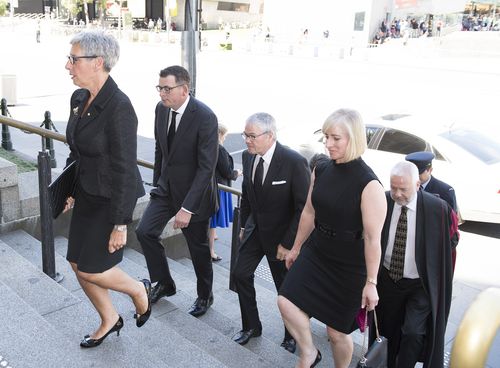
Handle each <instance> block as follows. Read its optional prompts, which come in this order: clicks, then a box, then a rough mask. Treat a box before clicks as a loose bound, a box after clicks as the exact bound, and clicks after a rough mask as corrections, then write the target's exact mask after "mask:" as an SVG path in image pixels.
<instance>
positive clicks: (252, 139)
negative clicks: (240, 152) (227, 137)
mask: <svg viewBox="0 0 500 368" xmlns="http://www.w3.org/2000/svg"><path fill="white" fill-rule="evenodd" d="M267 133H269V131H266V132H264V133H260V134H247V133H245V132H243V133H241V138H243V140H244V141H246V140H247V139H250V140H251V141H254V140H256V139H257V138H259V137H260V136H261V135H264V134H267Z"/></svg>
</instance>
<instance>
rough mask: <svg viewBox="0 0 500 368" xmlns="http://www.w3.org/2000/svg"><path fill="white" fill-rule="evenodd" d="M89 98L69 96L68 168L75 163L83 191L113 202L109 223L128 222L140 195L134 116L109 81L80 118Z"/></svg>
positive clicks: (86, 93) (84, 93)
mask: <svg viewBox="0 0 500 368" xmlns="http://www.w3.org/2000/svg"><path fill="white" fill-rule="evenodd" d="M89 96H90V93H89V91H88V90H86V89H78V90H76V91H75V92H74V93H73V95H72V96H71V111H70V116H69V121H68V126H67V128H66V139H67V141H68V144H69V148H70V150H71V152H70V157H69V158H68V160H67V164H69V163H70V162H71V161H74V160H76V161H77V177H78V180H79V184H80V186H81V188H82V189H83V190H84V191H85V192H87V193H89V194H92V195H95V196H101V197H105V198H109V199H110V200H111V203H110V206H111V215H110V216H111V218H110V222H111V223H113V224H128V223H130V222H132V212H133V210H134V207H135V203H136V201H137V198H139V197H141V196H143V195H144V187H143V185H142V179H141V174H140V173H139V169H138V167H137V116H136V115H135V111H134V108H133V106H132V103H131V102H130V100H129V98H128V97H127V96H126V95H125V94H124V93H123V92H122V91H121V90H120V89H119V88H118V86H117V85H116V83H115V82H114V80H113V79H112V78H111V77H108V79H107V81H106V82H105V83H104V85H103V87H102V88H101V90H100V91H99V93H98V94H97V96H96V97H95V99H94V101H92V103H91V105H90V106H89V108H88V109H87V111H85V113H84V114H83V115H82V111H83V109H84V106H85V103H86V102H87V100H88V98H89ZM80 115H82V116H81V118H80Z"/></svg>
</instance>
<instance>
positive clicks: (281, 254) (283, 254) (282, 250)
mask: <svg viewBox="0 0 500 368" xmlns="http://www.w3.org/2000/svg"><path fill="white" fill-rule="evenodd" d="M289 252H290V251H289V250H288V249H286V248H285V247H284V246H282V245H281V244H278V251H277V252H276V259H278V260H280V261H284V260H285V258H286V255H287V254H288V253H289Z"/></svg>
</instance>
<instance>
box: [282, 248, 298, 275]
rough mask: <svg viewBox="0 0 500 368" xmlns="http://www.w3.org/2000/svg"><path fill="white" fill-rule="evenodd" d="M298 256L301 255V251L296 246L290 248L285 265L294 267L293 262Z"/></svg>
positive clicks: (288, 267)
mask: <svg viewBox="0 0 500 368" xmlns="http://www.w3.org/2000/svg"><path fill="white" fill-rule="evenodd" d="M298 256H299V251H298V250H297V249H295V248H292V249H290V251H289V252H288V253H287V255H286V257H285V265H286V268H287V269H288V270H289V269H290V267H292V265H293V263H294V262H295V260H296V259H297V257H298Z"/></svg>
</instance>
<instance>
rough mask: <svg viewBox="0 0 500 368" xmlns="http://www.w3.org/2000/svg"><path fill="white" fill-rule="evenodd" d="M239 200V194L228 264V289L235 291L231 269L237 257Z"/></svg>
mask: <svg viewBox="0 0 500 368" xmlns="http://www.w3.org/2000/svg"><path fill="white" fill-rule="evenodd" d="M240 202H241V196H238V199H237V202H236V203H237V204H236V206H235V207H234V210H233V231H232V237H231V261H230V264H229V289H230V290H232V291H234V292H237V290H236V285H235V283H234V277H233V271H234V267H235V266H236V259H237V257H238V249H239V246H240V229H241V225H240Z"/></svg>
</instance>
